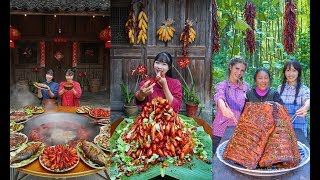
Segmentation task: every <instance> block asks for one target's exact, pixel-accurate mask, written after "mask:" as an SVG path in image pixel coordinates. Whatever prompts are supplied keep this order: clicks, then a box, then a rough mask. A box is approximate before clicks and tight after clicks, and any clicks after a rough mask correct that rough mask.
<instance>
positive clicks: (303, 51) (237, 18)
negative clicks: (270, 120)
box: [212, 0, 310, 92]
mask: <svg viewBox="0 0 320 180" xmlns="http://www.w3.org/2000/svg"><path fill="white" fill-rule="evenodd" d="M289 2H292V3H294V5H292V4H291V7H286V5H287V4H288V3H289ZM214 4H216V7H215V8H216V9H217V10H216V12H213V14H214V13H216V19H217V20H218V26H219V27H217V28H216V29H218V30H219V34H218V36H217V35H216V36H215V37H219V39H218V41H219V49H218V51H217V48H216V49H215V51H213V58H212V64H213V66H212V68H213V71H212V72H213V74H212V76H213V92H214V91H215V88H214V87H215V84H216V83H217V82H219V81H221V80H223V79H225V78H226V76H227V73H226V72H227V71H226V70H227V69H226V67H227V63H228V60H229V59H230V58H231V57H232V56H235V55H239V56H242V57H244V58H245V59H246V60H247V62H248V68H247V72H246V75H245V80H246V81H247V82H249V83H250V84H251V85H253V74H254V72H255V70H256V68H259V67H262V66H264V67H267V68H269V70H270V72H271V74H272V76H273V80H272V84H271V86H273V87H277V85H279V84H280V83H281V78H282V67H283V64H284V62H285V61H287V60H289V59H291V58H295V59H297V60H299V61H300V63H301V64H302V66H303V81H304V83H305V84H306V85H307V86H310V71H309V69H310V68H309V65H310V0H250V1H248V0H216V1H214V2H213V6H214ZM215 8H213V10H214V9H215ZM288 8H292V9H288ZM294 8H295V14H289V16H288V13H285V12H286V10H287V11H290V10H291V11H293V9H294ZM294 16H295V17H294ZM294 20H295V22H293V21H294ZM288 21H290V22H288ZM290 23H291V24H290ZM288 24H290V25H291V27H289V28H288ZM286 25H287V26H286ZM294 25H296V26H294ZM294 28H295V29H294ZM288 29H289V30H288ZM290 30H291V31H292V30H294V33H291V34H294V36H290ZM284 37H287V38H286V39H285V38H284ZM289 38H291V39H289ZM213 44H214V43H213Z"/></svg>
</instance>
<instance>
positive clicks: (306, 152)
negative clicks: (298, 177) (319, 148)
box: [217, 140, 310, 176]
mask: <svg viewBox="0 0 320 180" xmlns="http://www.w3.org/2000/svg"><path fill="white" fill-rule="evenodd" d="M228 142H229V140H227V141H225V142H223V143H221V144H220V145H219V146H218V148H217V157H218V159H219V160H220V161H221V162H222V163H224V164H225V165H227V166H229V167H231V168H233V169H235V170H237V171H239V172H241V173H244V174H248V175H252V176H278V175H282V174H285V173H288V172H290V171H292V170H295V169H298V168H300V167H302V166H303V165H305V164H307V163H308V162H309V161H310V149H309V148H308V147H307V146H306V145H305V144H303V143H301V142H300V141H297V142H298V148H299V153H300V156H301V161H300V163H299V164H298V166H296V167H293V168H288V169H283V168H276V167H269V168H259V169H253V170H250V169H246V168H244V167H242V166H241V165H238V164H236V163H234V162H233V161H230V160H225V159H224V158H223V152H224V149H225V148H226V146H227V144H228Z"/></svg>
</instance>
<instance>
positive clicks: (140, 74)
mask: <svg viewBox="0 0 320 180" xmlns="http://www.w3.org/2000/svg"><path fill="white" fill-rule="evenodd" d="M130 75H131V76H137V79H136V83H135V86H134V88H133V89H132V90H131V89H130V87H129V86H130V85H129V83H125V82H124V81H122V82H121V83H120V89H121V95H122V100H123V102H124V104H125V105H135V101H134V100H135V98H134V94H135V92H136V91H137V89H138V86H139V83H140V81H141V80H142V79H143V78H145V77H146V76H147V68H146V67H145V66H144V65H139V66H138V67H137V68H136V69H133V70H130Z"/></svg>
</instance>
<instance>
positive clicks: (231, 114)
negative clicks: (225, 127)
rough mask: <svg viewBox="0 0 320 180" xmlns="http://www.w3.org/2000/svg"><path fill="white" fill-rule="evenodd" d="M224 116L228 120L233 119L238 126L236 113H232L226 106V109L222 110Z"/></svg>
mask: <svg viewBox="0 0 320 180" xmlns="http://www.w3.org/2000/svg"><path fill="white" fill-rule="evenodd" d="M221 112H222V115H223V116H225V117H227V118H231V119H233V121H234V123H236V124H237V122H238V121H237V119H236V116H235V115H234V113H233V112H232V111H231V109H230V108H229V106H226V107H225V108H222V109H221Z"/></svg>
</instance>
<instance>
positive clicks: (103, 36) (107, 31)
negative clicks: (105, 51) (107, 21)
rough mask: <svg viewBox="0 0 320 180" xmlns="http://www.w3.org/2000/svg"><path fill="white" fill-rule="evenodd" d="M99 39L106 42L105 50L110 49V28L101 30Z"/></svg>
mask: <svg viewBox="0 0 320 180" xmlns="http://www.w3.org/2000/svg"><path fill="white" fill-rule="evenodd" d="M99 37H100V39H101V40H103V41H106V43H105V46H104V47H105V48H110V47H111V27H110V26H108V27H107V28H106V29H103V30H102V31H101V32H100V34H99Z"/></svg>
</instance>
